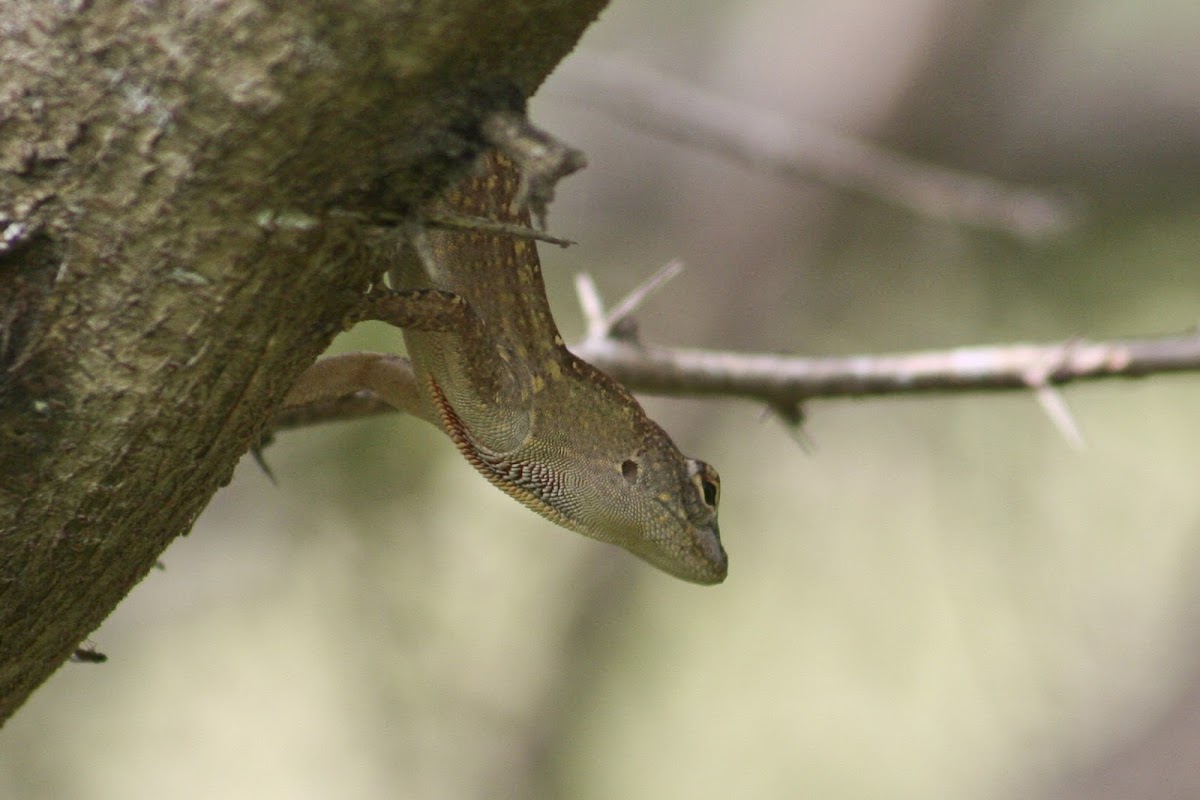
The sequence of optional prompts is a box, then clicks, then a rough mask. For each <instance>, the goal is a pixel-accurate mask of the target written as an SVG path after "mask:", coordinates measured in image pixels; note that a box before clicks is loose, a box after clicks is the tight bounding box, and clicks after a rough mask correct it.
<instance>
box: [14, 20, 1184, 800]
mask: <svg viewBox="0 0 1200 800" xmlns="http://www.w3.org/2000/svg"><path fill="white" fill-rule="evenodd" d="M1197 41H1200V5H1198V4H1196V3H1195V2H1192V0H1026V1H1024V2H1021V1H1017V2H1013V1H1012V0H1006V1H1005V2H985V1H984V0H893V2H889V3H880V2H877V1H876V0H846V1H845V2H841V3H824V2H822V3H818V2H806V1H802V0H788V1H786V2H785V1H784V0H749V1H746V2H725V1H722V2H693V3H678V2H677V3H655V2H648V1H647V0H617V1H616V2H615V3H614V5H613V6H612V7H611V8H610V9H609V11H608V12H607V13H606V14H605V15H604V17H603V18H602V20H601V21H600V23H599V24H597V25H596V26H595V27H594V28H593V29H592V30H591V31H590V32H589V33H588V34H587V36H586V37H585V39H584V41H583V43H582V44H581V48H580V53H579V55H581V56H586V57H588V58H592V57H595V56H598V55H601V56H604V57H608V58H619V59H623V60H625V61H627V62H629V63H635V64H639V65H642V66H644V67H646V68H649V69H652V70H656V71H658V72H660V73H662V74H663V75H666V76H669V77H670V78H671V79H672V80H675V81H681V82H683V83H686V84H688V85H690V86H693V87H696V88H698V89H700V90H703V91H706V92H710V93H712V94H714V95H716V96H720V97H724V98H727V99H731V100H736V101H738V102H741V103H746V104H749V105H752V106H754V107H756V108H758V109H761V110H763V111H764V112H765V113H770V114H774V115H777V116H780V117H783V118H784V119H787V120H793V121H795V122H796V123H797V124H819V125H825V126H828V127H830V128H833V129H836V130H840V131H845V132H848V133H854V134H858V135H861V136H864V137H867V138H869V139H871V140H873V141H876V142H878V143H880V144H883V145H885V146H887V147H889V148H893V149H894V150H896V151H898V152H900V153H903V154H906V155H907V156H910V157H919V158H922V159H927V160H931V161H934V162H937V163H940V164H945V165H948V166H953V167H957V168H960V169H964V170H969V171H973V172H979V173H984V174H989V175H994V176H997V177H1000V178H1003V179H1005V180H1008V181H1013V182H1017V183H1024V184H1030V185H1034V186H1038V187H1045V188H1047V189H1051V190H1054V191H1056V192H1063V193H1066V194H1067V195H1068V196H1070V197H1073V198H1076V199H1078V200H1079V201H1081V206H1080V207H1081V208H1082V209H1083V210H1084V213H1083V215H1082V216H1081V217H1080V221H1079V223H1078V224H1077V225H1076V226H1074V227H1072V228H1070V229H1068V230H1066V231H1064V232H1062V233H1060V234H1057V235H1054V236H1048V237H1042V238H1040V239H1037V240H1030V239H1028V238H1021V237H1016V236H1012V235H1009V234H1005V233H1002V232H996V231H980V230H976V229H969V228H966V227H963V226H960V225H955V224H950V223H947V222H945V221H941V220H936V219H930V218H927V217H925V216H922V215H919V214H912V213H909V212H907V211H905V210H902V209H898V208H896V207H894V206H891V205H888V204H885V203H881V202H878V201H876V200H872V199H870V198H865V197H862V196H859V195H854V194H850V193H845V192H840V191H836V190H831V189H829V188H827V187H820V186H815V185H811V184H797V183H793V182H787V181H783V180H780V179H779V178H776V177H772V176H767V175H762V174H756V173H754V172H752V171H750V170H747V169H746V168H744V167H741V166H738V165H735V164H732V163H730V162H729V161H728V160H726V159H724V158H722V157H721V156H719V155H717V154H714V153H712V152H707V151H704V150H702V149H696V148H690V147H686V146H682V145H680V144H678V143H672V142H665V141H663V140H662V139H660V138H658V137H656V136H653V135H650V134H649V133H648V132H647V131H645V130H639V129H638V128H637V126H631V125H628V124H625V123H621V122H617V121H614V120H613V119H612V118H610V117H607V116H605V115H604V114H601V113H597V111H596V110H595V106H596V105H597V103H596V102H595V101H596V100H597V98H595V97H589V96H588V92H587V91H585V90H583V89H582V88H581V87H580V85H579V82H578V80H577V79H572V77H571V67H572V64H571V62H570V61H568V62H566V63H564V65H563V67H562V68H561V69H560V72H559V73H558V74H556V76H555V77H554V78H552V79H551V81H550V82H549V83H548V84H547V85H546V87H545V88H544V90H543V91H542V93H541V94H540V95H539V97H538V99H537V101H536V103H535V113H536V118H537V119H538V120H539V121H540V122H541V123H542V124H543V125H545V126H546V127H548V128H550V129H551V130H553V131H555V132H557V133H558V134H560V135H561V136H562V137H563V138H565V139H567V140H568V141H570V142H572V143H574V144H576V145H578V146H580V147H582V148H584V149H585V150H586V151H587V153H588V154H589V157H590V160H591V166H590V167H589V169H588V170H586V171H585V172H584V173H582V174H580V175H578V176H576V177H573V178H571V179H570V180H568V181H567V182H566V183H564V184H563V185H562V187H561V188H560V192H559V197H560V199H559V201H558V202H557V203H556V205H555V206H554V208H553V213H552V214H551V227H552V229H553V230H556V231H557V232H559V233H561V234H563V235H567V236H570V237H572V238H575V239H578V240H579V241H580V242H581V243H582V244H581V245H580V246H578V247H576V248H573V249H571V250H570V251H567V252H565V253H564V252H561V251H557V250H554V251H551V252H545V251H544V259H545V268H546V273H547V277H548V281H549V284H550V290H551V293H552V301H553V303H554V306H555V309H556V313H557V315H558V317H559V320H560V324H561V326H562V328H563V329H564V332H565V333H566V334H567V336H568V339H571V338H576V337H578V335H579V334H580V333H581V331H582V325H581V322H580V316H579V313H578V311H577V304H576V303H575V301H574V299H573V296H572V290H571V284H572V278H573V275H574V274H575V273H576V272H578V271H584V270H586V271H588V272H590V273H591V274H592V275H594V276H595V277H596V280H597V282H598V283H599V285H600V287H601V289H602V290H603V291H604V293H605V294H606V296H607V297H608V298H609V299H610V300H615V299H616V298H618V297H619V296H620V295H621V294H622V293H623V292H624V291H627V290H628V289H630V288H631V287H632V286H634V285H635V284H636V283H637V282H638V281H639V280H640V279H642V278H643V277H645V276H646V275H647V274H648V273H650V272H651V271H653V270H654V269H656V268H657V267H658V266H660V265H661V264H662V263H664V262H666V261H667V260H669V259H671V258H682V259H683V260H684V261H685V262H686V263H687V265H688V271H687V272H686V273H685V274H684V275H683V276H682V277H681V278H679V279H677V280H676V281H675V282H674V283H673V284H672V285H670V287H669V288H668V289H667V290H665V291H664V292H662V293H661V294H659V295H657V296H656V297H655V298H654V299H653V301H651V303H650V304H649V305H648V306H647V307H646V308H645V309H644V310H643V312H642V313H641V316H640V322H641V327H642V331H643V335H644V337H645V338H646V339H647V340H649V341H653V342H656V343H662V344H677V345H686V346H695V347H711V348H721V349H731V348H736V349H743V350H748V351H772V352H788V353H797V354H811V355H825V354H851V353H878V352H890V351H898V350H907V349H913V348H941V347H949V346H954V345H963V344H976V343H989V342H1008V341H1024V340H1035V341H1042V340H1045V341H1055V340H1064V339H1068V338H1070V337H1073V336H1078V335H1084V336H1088V337H1092V338H1105V337H1120V336H1128V335H1141V334H1147V335H1148V334H1156V333H1174V332H1179V331H1182V330H1185V329H1187V328H1189V327H1190V326H1193V325H1195V324H1196V323H1197V320H1198V316H1200V315H1198V313H1197V309H1198V308H1200V276H1198V275H1197V265H1198V264H1200V180H1198V179H1200V47H1197V46H1196V42H1197ZM581 63H585V64H586V62H581ZM577 69H578V67H577ZM584 70H585V71H586V66H585V67H584ZM576 75H577V76H578V75H579V72H578V71H577V72H576ZM399 346H400V340H399V336H398V335H396V334H394V333H393V332H390V331H387V330H384V329H382V328H379V327H372V326H363V327H362V329H360V330H356V331H353V332H351V333H349V334H347V335H346V336H344V337H343V338H342V340H340V341H339V342H338V344H337V347H338V348H342V349H350V348H364V347H370V348H398V347H399ZM1066 396H1067V399H1068V401H1069V403H1070V404H1071V406H1072V407H1073V409H1074V410H1075V413H1076V416H1077V419H1078V422H1079V424H1080V426H1081V427H1082V429H1083V431H1084V434H1085V435H1086V437H1087V439H1088V442H1089V447H1088V449H1087V450H1085V451H1083V452H1079V451H1076V450H1074V449H1072V448H1071V446H1070V445H1069V444H1068V443H1067V442H1066V441H1064V439H1063V438H1062V437H1061V436H1060V435H1059V434H1058V433H1057V432H1056V431H1055V429H1054V428H1053V426H1052V425H1051V424H1050V423H1049V422H1048V421H1047V419H1046V418H1045V416H1044V415H1043V414H1042V412H1041V411H1040V410H1039V408H1038V406H1037V405H1036V403H1035V402H1034V400H1033V399H1032V398H1031V397H1030V396H1028V395H1026V394H1020V393H1014V394H1006V395H991V396H958V397H954V398H936V397H914V398H906V399H889V400H871V401H845V400H842V401H828V402H814V403H812V404H811V405H810V407H809V408H808V411H809V422H808V424H807V427H806V431H807V437H808V439H809V440H811V446H809V447H807V448H806V447H804V446H802V445H801V444H800V443H798V442H797V440H796V437H794V436H793V435H792V434H791V433H790V432H789V431H788V430H787V429H786V428H784V427H783V426H782V425H780V424H779V423H778V422H777V421H775V420H773V419H771V418H770V417H764V414H763V410H762V409H761V408H759V407H756V406H754V405H753V404H750V403H746V402H739V401H732V400H705V401H695V400H664V399H650V400H649V401H648V405H649V407H650V408H651V409H652V412H653V413H654V415H655V416H656V417H657V418H659V419H660V420H661V421H662V422H663V423H664V424H665V426H666V427H667V428H668V429H669V430H670V431H672V432H673V434H674V435H675V437H676V439H677V441H678V442H679V443H680V444H681V446H682V447H683V448H684V449H685V450H686V451H688V452H690V453H692V454H695V455H698V456H701V457H703V458H706V459H707V460H710V461H712V462H713V463H714V464H716V465H717V466H718V468H719V469H720V470H721V473H722V476H723V479H724V487H723V488H724V492H723V497H722V509H721V518H722V530H723V533H724V538H725V542H726V546H727V548H728V551H729V553H730V558H731V568H730V577H729V579H728V581H727V582H726V583H725V584H724V585H722V586H720V587H710V588H700V587H694V586H689V585H684V584H682V583H679V582H677V581H674V580H672V579H670V578H668V577H666V576H664V575H662V574H660V573H657V572H655V571H654V570H652V569H651V568H649V567H647V566H645V565H643V564H641V563H640V562H637V561H635V560H634V559H633V558H632V557H630V556H628V555H626V554H625V553H623V552H622V551H619V550H616V549H614V548H610V547H607V546H604V545H600V544H597V543H594V542H591V541H588V540H585V539H583V538H581V537H578V536H576V535H574V534H568V533H564V532H563V531H561V530H558V529H556V528H554V527H552V526H551V525H550V524H549V523H546V522H544V521H542V520H541V519H540V518H538V517H535V516H534V515H532V514H531V513H529V512H527V511H526V510H525V509H523V508H521V507H519V506H518V505H517V504H515V503H513V502H511V500H509V499H508V498H507V497H505V496H504V495H502V494H501V493H500V492H498V491H496V490H495V489H493V488H492V487H490V486H489V485H488V484H486V483H485V482H484V481H483V480H481V479H480V478H479V477H478V476H477V475H475V474H474V473H473V472H472V471H471V469H470V468H469V467H468V466H467V465H466V464H465V463H463V462H462V461H461V460H460V459H459V458H458V457H457V456H456V453H455V451H454V449H453V447H451V446H450V444H449V442H447V441H445V440H444V438H443V437H441V436H440V435H439V434H438V433H437V432H436V431H434V430H433V429H432V428H430V427H428V426H426V425H424V424H423V423H420V422H418V421H415V420H411V419H406V418H401V417H393V418H379V419H374V420H370V421H360V422H355V423H346V424H340V425H334V426H326V427H324V428H320V429H312V430H306V431H299V432H291V433H287V434H285V435H282V436H281V437H280V438H279V440H278V441H277V443H276V444H274V445H273V446H272V447H271V448H270V450H269V451H268V453H267V458H268V460H269V461H270V463H271V465H272V467H273V469H274V471H275V474H276V476H277V478H278V486H275V485H272V483H271V482H270V481H269V480H268V479H267V478H266V477H265V476H264V474H263V473H262V472H261V471H260V470H259V469H258V467H257V466H256V465H255V464H254V463H253V462H252V461H250V460H249V459H247V461H246V463H244V464H243V465H242V467H241V468H240V469H239V471H238V473H237V475H236V477H235V480H234V482H233V484H232V485H231V486H229V487H228V488H227V489H225V490H223V491H222V492H221V493H220V494H218V495H217V497H216V499H215V500H214V502H213V503H212V505H211V506H210V507H209V509H208V510H207V512H206V513H205V514H204V516H203V517H202V518H201V519H200V521H199V523H198V524H197V525H196V528H195V530H194V531H193V532H192V534H191V535H190V536H188V537H186V538H184V539H181V540H180V541H178V542H177V543H176V544H175V545H174V546H173V547H172V548H171V549H170V550H169V551H168V552H167V553H166V555H165V558H164V561H165V564H166V570H165V571H163V572H155V573H153V574H151V575H150V576H149V577H147V578H146V580H145V581H144V582H143V583H142V585H141V586H139V587H138V589H137V590H136V591H135V592H134V593H133V594H132V595H131V596H130V597H129V599H128V600H127V601H126V602H125V603H124V604H123V605H122V606H121V607H120V608H119V609H118V610H117V612H116V613H115V614H114V615H113V616H112V618H111V619H110V620H109V621H108V623H106V624H105V625H104V626H103V627H102V628H101V629H100V630H98V631H97V632H96V633H95V635H94V636H93V642H94V644H95V645H96V647H97V648H98V649H100V650H101V651H103V652H105V653H107V654H108V655H109V661H108V663H107V664H104V665H97V666H93V665H82V664H73V665H67V666H65V667H64V668H63V669H62V670H61V671H60V672H59V673H58V674H57V675H56V676H55V677H54V678H53V679H52V680H51V681H50V682H49V683H47V684H46V685H45V686H44V687H43V688H41V689H40V690H39V691H38V692H37V693H36V695H35V696H34V697H33V699H32V700H31V701H30V702H29V703H28V704H27V705H26V706H25V708H24V709H23V710H22V711H21V712H20V713H19V714H18V715H17V716H16V717H15V718H14V719H13V720H12V721H11V722H10V723H9V724H8V725H7V726H6V727H5V728H4V730H3V731H2V732H0V796H3V797H6V798H44V797H70V798H84V799H91V798H97V799H99V798H123V800H132V799H136V798H161V797H172V798H214V797H221V798H256V799H262V798H328V797H341V798H376V797H395V798H527V797H528V798H534V797H537V798H580V800H589V799H591V798H651V797H653V798H795V797H810V798H835V799H837V798H886V799H888V800H891V799H893V798H894V799H896V800H902V799H904V798H945V797H954V798H967V799H972V798H978V799H979V800H991V799H993V798H1016V797H1020V798H1029V797H1044V798H1063V799H1064V800H1066V799H1068V798H1100V799H1101V800H1104V799H1105V798H1131V797H1139V798H1142V797H1145V798H1193V797H1200V663H1198V659H1197V653H1198V647H1200V636H1198V633H1200V629H1198V628H1200V595H1198V590H1197V587H1196V575H1197V566H1198V563H1200V560H1198V555H1200V551H1198V543H1200V491H1198V488H1197V487H1198V483H1200V425H1198V424H1197V420H1198V419H1200V414H1198V413H1197V411H1198V409H1200V376H1186V375H1185V376H1170V377H1153V378H1149V379H1146V380H1142V381H1136V382H1124V381H1122V382H1110V383H1105V384H1089V385H1087V386H1080V387H1076V388H1070V389H1068V390H1067V391H1066Z"/></svg>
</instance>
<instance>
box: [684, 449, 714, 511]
mask: <svg viewBox="0 0 1200 800" xmlns="http://www.w3.org/2000/svg"><path fill="white" fill-rule="evenodd" d="M689 467H690V472H691V473H692V485H693V486H695V487H696V493H697V494H699V495H700V497H702V498H703V499H704V505H706V506H708V507H709V508H711V509H713V510H714V511H715V510H716V508H717V505H718V504H719V503H720V502H721V476H720V475H718V474H717V471H716V470H715V469H713V468H712V467H710V466H709V465H708V464H706V463H704V462H703V461H692V462H691V464H689Z"/></svg>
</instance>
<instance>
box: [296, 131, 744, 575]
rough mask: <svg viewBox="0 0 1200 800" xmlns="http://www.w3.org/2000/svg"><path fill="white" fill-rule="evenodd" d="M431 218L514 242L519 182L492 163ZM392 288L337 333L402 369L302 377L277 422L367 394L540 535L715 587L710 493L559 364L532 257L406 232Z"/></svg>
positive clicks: (721, 565)
mask: <svg viewBox="0 0 1200 800" xmlns="http://www.w3.org/2000/svg"><path fill="white" fill-rule="evenodd" d="M480 166H481V167H483V168H482V169H477V170H476V172H474V173H473V174H471V175H469V176H467V177H466V178H465V179H464V180H463V181H462V182H461V183H459V184H458V185H457V186H456V188H455V189H453V190H452V191H451V192H449V193H448V194H447V195H445V196H444V197H443V198H442V199H441V200H439V201H437V202H436V203H435V204H434V206H433V211H434V212H435V213H436V212H450V213H452V214H455V215H467V216H471V217H483V218H487V219H493V220H497V221H500V222H505V223H516V224H518V225H521V226H525V227H526V228H527V227H528V225H529V222H530V215H529V209H528V208H527V207H523V206H522V204H520V203H512V202H510V201H511V200H512V198H513V197H514V196H517V195H518V193H519V192H520V190H521V189H520V187H519V182H520V173H519V170H518V169H517V168H516V167H515V165H514V164H513V163H512V162H511V161H509V160H508V159H507V158H506V157H505V156H502V155H500V154H499V153H498V152H496V151H492V152H491V153H489V154H487V155H485V156H483V157H482V161H481V165H480ZM388 249H389V251H390V252H389V253H388V258H389V259H394V262H393V263H394V264H395V265H396V266H395V267H394V268H393V269H392V270H391V271H390V275H391V279H392V283H393V288H392V289H391V290H379V289H375V290H373V291H371V292H369V293H368V294H367V295H366V302H365V303H364V304H363V306H362V309H361V310H360V311H358V312H356V313H355V315H354V317H353V318H352V319H351V320H348V323H350V324H352V323H353V322H356V321H361V320H365V319H379V320H383V321H385V322H388V323H390V324H393V325H395V326H397V327H400V328H401V329H402V331H403V336H404V341H405V344H406V347H407V351H408V358H407V359H405V358H403V357H400V356H397V355H392V354H384V353H346V354H341V355H337V356H331V357H327V358H324V359H321V360H319V361H317V362H316V363H315V364H313V365H312V366H311V367H310V368H309V369H308V371H307V372H305V373H303V374H302V375H301V377H300V379H299V380H298V381H297V382H296V384H295V386H294V387H293V388H292V390H291V392H290V393H289V394H288V396H287V397H286V399H285V406H300V405H305V404H308V403H312V402H317V401H324V400H334V399H336V398H338V397H344V396H345V395H348V394H350V393H352V392H355V391H359V390H362V389H367V390H370V391H371V392H373V393H374V394H376V395H377V396H379V397H380V398H381V399H383V400H384V401H385V402H387V403H389V404H390V405H393V406H394V407H396V408H398V409H400V410H402V411H406V412H408V413H410V414H413V415H415V416H417V417H420V418H421V419H424V420H426V421H428V422H430V423H432V424H434V425H436V426H437V427H438V428H440V429H441V430H442V431H444V432H445V433H446V434H447V435H448V436H449V437H450V439H451V440H452V441H453V442H454V444H455V446H456V447H457V448H458V450H459V452H460V453H462V455H463V456H464V457H465V458H466V460H467V461H468V462H470V464H471V465H472V466H474V467H475V468H476V469H477V470H478V471H479V472H480V473H482V474H483V476H484V477H485V478H487V479H488V480H489V481H490V482H491V483H492V484H494V485H495V486H497V487H499V488H500V489H502V490H503V491H504V492H506V493H507V494H509V495H511V496H512V497H514V498H515V499H517V500H518V501H520V502H521V503H522V504H524V505H525V506H527V507H528V508H530V509H532V510H533V511H535V512H537V513H538V514H540V515H542V516H543V517H545V518H546V519H549V520H550V521H552V522H554V523H556V524H558V525H560V526H562V527H564V528H567V529H569V530H573V531H576V532H578V533H581V534H584V535H585V536H589V537H592V538H594V539H598V540H601V541H606V542H610V543H612V544H616V545H619V546H621V547H623V548H625V549H626V550H628V551H629V552H631V553H633V554H634V555H636V556H639V557H640V558H642V559H644V560H645V561H647V562H649V563H650V564H652V565H654V566H656V567H658V568H659V569H661V570H663V571H665V572H667V573H669V574H671V575H673V576H675V577H677V578H681V579H683V580H686V581H690V582H693V583H700V584H713V583H720V582H721V581H723V580H724V579H725V576H726V572H727V563H728V562H727V557H726V554H725V550H724V548H723V547H722V544H721V539H720V533H719V528H718V524H717V506H718V503H719V501H720V477H719V475H718V474H717V471H716V470H715V469H714V468H713V467H711V466H710V465H708V464H707V463H705V462H703V461H700V460H698V459H694V458H689V457H686V456H684V455H683V454H682V453H681V452H680V451H679V449H678V447H676V445H675V443H674V442H673V441H672V440H671V438H670V436H669V435H668V434H667V433H666V431H664V430H663V429H662V428H661V427H660V426H659V425H658V424H657V423H655V422H654V421H653V420H651V419H650V418H649V417H648V416H647V415H646V413H645V411H644V410H643V409H642V407H641V405H640V404H639V403H638V402H637V400H636V399H634V397H633V396H632V395H631V394H630V393H629V392H628V391H627V390H626V389H625V388H624V387H623V386H621V385H620V384H619V383H617V382H616V381H615V380H613V379H612V378H610V377H609V376H608V375H606V374H605V373H603V372H601V371H600V370H599V369H597V368H596V367H594V366H592V365H591V364H589V363H587V362H586V361H583V360H582V359H580V358H577V357H576V356H575V355H574V354H572V353H571V352H570V350H568V349H567V347H566V345H565V344H564V342H563V339H562V336H561V335H560V334H559V331H558V328H557V325H556V324H555V322H554V318H553V316H552V315H551V311H550V305H549V301H548V300H547V297H546V290H545V285H544V283H543V280H542V274H541V265H540V261H539V259H538V255H537V250H536V248H535V246H534V243H533V242H532V241H528V240H526V239H521V238H517V237H514V236H512V235H511V234H507V233H502V232H495V231H492V230H487V229H483V228H481V229H477V230H466V231H464V230H443V229H435V228H431V227H426V226H424V225H420V224H416V225H414V226H410V228H409V230H408V235H406V236H401V237H393V238H392V240H391V244H390V245H389V248H388Z"/></svg>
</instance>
